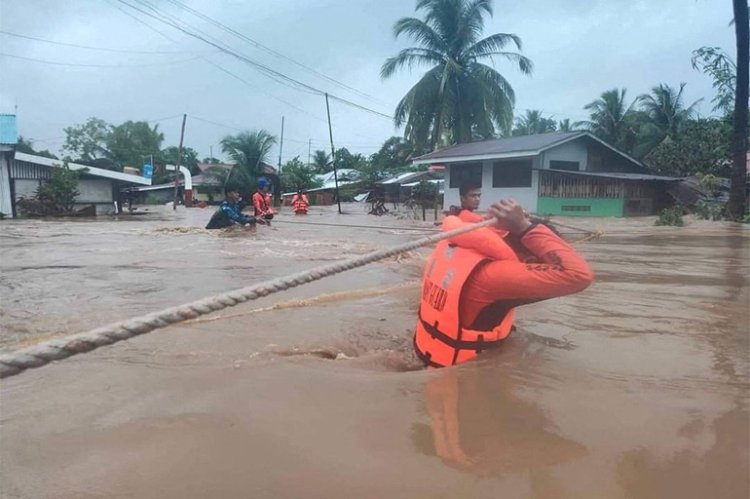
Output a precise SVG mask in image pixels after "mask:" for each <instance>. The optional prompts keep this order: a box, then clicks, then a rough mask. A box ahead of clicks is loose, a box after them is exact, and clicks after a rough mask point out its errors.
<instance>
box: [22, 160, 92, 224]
mask: <svg viewBox="0 0 750 499" xmlns="http://www.w3.org/2000/svg"><path fill="white" fill-rule="evenodd" d="M80 176H81V171H80V170H79V171H73V170H70V169H69V168H68V165H67V163H65V164H64V165H63V167H62V168H52V169H51V171H50V178H49V179H47V180H46V181H44V183H42V185H41V186H40V187H39V189H37V191H36V193H35V194H34V198H33V199H20V200H19V201H18V208H19V209H20V210H21V212H22V213H23V214H24V215H27V216H60V215H70V214H72V213H73V207H74V206H75V199H76V196H78V179H79V178H80Z"/></svg>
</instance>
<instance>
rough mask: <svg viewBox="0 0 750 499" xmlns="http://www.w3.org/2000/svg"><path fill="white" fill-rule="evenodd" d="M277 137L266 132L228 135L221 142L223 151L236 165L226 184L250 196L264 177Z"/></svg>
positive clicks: (256, 131)
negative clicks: (256, 183)
mask: <svg viewBox="0 0 750 499" xmlns="http://www.w3.org/2000/svg"><path fill="white" fill-rule="evenodd" d="M274 144H276V137H274V136H273V135H271V134H270V133H269V132H267V131H266V130H253V131H250V132H241V133H238V134H236V135H227V136H226V137H224V138H223V139H222V140H221V151H222V152H223V153H224V154H226V155H227V156H228V157H229V158H230V159H231V161H232V162H233V163H234V165H235V166H234V168H232V170H231V171H230V172H229V174H228V176H227V178H226V180H225V184H231V185H233V186H235V187H237V188H239V191H240V192H241V193H242V195H243V196H247V195H249V193H250V192H252V191H253V189H254V188H255V181H256V179H257V178H259V177H260V176H262V171H261V168H262V164H263V163H266V162H267V161H268V155H269V154H270V152H271V148H272V147H273V145H274Z"/></svg>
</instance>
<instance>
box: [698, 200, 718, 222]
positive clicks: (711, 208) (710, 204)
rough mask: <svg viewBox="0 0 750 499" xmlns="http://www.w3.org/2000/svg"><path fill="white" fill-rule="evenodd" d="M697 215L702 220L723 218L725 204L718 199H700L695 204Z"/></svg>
mask: <svg viewBox="0 0 750 499" xmlns="http://www.w3.org/2000/svg"><path fill="white" fill-rule="evenodd" d="M694 211H695V216H696V217H698V219H700V220H713V221H714V222H715V221H717V220H721V219H722V218H723V217H724V204H723V203H719V202H716V201H704V200H700V201H698V202H697V203H696V204H695V208H694Z"/></svg>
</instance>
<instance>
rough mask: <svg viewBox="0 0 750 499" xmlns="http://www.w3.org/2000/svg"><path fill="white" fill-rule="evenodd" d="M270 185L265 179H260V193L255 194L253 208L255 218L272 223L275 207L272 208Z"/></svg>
mask: <svg viewBox="0 0 750 499" xmlns="http://www.w3.org/2000/svg"><path fill="white" fill-rule="evenodd" d="M269 187H270V183H269V182H268V180H267V179H266V178H265V177H261V178H259V179H258V191H257V192H256V193H255V194H253V207H254V208H255V218H262V219H263V220H266V221H270V220H272V219H273V207H272V206H271V204H272V203H271V202H270V198H271V194H270V192H269ZM269 225H270V224H269Z"/></svg>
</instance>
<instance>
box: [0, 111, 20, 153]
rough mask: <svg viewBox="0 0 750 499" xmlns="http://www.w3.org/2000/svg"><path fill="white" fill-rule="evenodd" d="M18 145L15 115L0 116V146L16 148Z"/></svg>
mask: <svg viewBox="0 0 750 499" xmlns="http://www.w3.org/2000/svg"><path fill="white" fill-rule="evenodd" d="M17 143H18V128H17V127H16V115H15V114H0V144H1V145H9V146H14V145H16V144H17Z"/></svg>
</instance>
